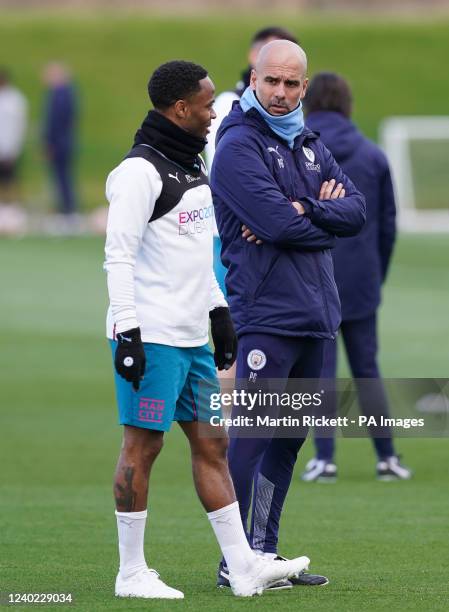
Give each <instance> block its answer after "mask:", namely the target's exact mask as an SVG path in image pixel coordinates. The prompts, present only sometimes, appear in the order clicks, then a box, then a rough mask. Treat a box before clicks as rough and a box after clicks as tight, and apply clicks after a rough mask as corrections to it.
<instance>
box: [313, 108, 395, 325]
mask: <svg viewBox="0 0 449 612" xmlns="http://www.w3.org/2000/svg"><path fill="white" fill-rule="evenodd" d="M307 125H308V127H309V128H311V129H312V130H317V131H318V132H319V133H320V138H321V140H322V141H323V142H324V144H325V145H326V147H327V148H328V149H329V150H330V151H331V152H332V154H333V156H334V157H335V159H336V160H337V162H338V164H339V165H340V167H341V169H342V170H343V172H344V173H345V174H346V175H347V176H349V178H350V179H351V180H352V181H353V182H354V184H355V185H356V187H357V189H359V190H360V191H361V192H362V193H363V195H364V196H365V198H366V224H365V226H364V228H363V229H362V231H361V232H360V234H358V235H357V236H355V237H354V238H345V239H344V240H338V242H337V245H336V247H335V249H334V250H333V251H332V255H333V258H334V268H335V280H336V282H337V287H338V292H339V294H340V300H341V309H342V318H343V320H348V321H350V320H355V319H362V318H364V317H367V316H369V315H371V314H373V313H374V312H375V310H376V308H377V307H378V306H379V303H380V299H381V296H380V288H381V284H382V282H383V280H384V279H385V276H386V274H387V270H388V264H389V262H390V257H391V254H392V251H393V245H394V240H395V236H396V220H395V219H396V207H395V202H394V194H393V187H392V184H391V177H390V170H389V167H388V162H387V159H386V157H385V155H384V154H383V153H382V151H381V150H380V149H379V147H377V146H376V145H375V144H374V143H372V142H371V141H370V140H368V139H367V138H365V137H364V136H363V135H362V134H361V133H360V132H359V131H358V130H357V128H356V127H355V125H354V124H353V123H352V122H351V121H350V120H349V119H346V117H344V116H343V115H341V114H340V113H334V112H321V111H320V112H315V113H311V114H310V115H309V117H308V118H307Z"/></svg>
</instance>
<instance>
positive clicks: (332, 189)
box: [318, 179, 346, 200]
mask: <svg viewBox="0 0 449 612" xmlns="http://www.w3.org/2000/svg"><path fill="white" fill-rule="evenodd" d="M345 195H346V192H345V190H344V188H343V183H338V184H337V185H336V184H335V179H331V180H330V181H324V183H323V184H322V185H321V189H320V195H319V198H318V199H319V200H336V199H337V198H344V197H345Z"/></svg>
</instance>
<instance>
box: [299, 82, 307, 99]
mask: <svg viewBox="0 0 449 612" xmlns="http://www.w3.org/2000/svg"><path fill="white" fill-rule="evenodd" d="M308 86H309V79H307V78H306V79H304V83H303V84H302V92H301V97H300V99H301V100H304V98H305V97H306V92H307V87H308Z"/></svg>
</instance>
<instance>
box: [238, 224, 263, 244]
mask: <svg viewBox="0 0 449 612" xmlns="http://www.w3.org/2000/svg"><path fill="white" fill-rule="evenodd" d="M242 238H244V239H245V240H246V241H247V242H254V241H255V242H256V244H262V240H260V238H258V237H257V236H255V235H254V234H253V233H252V231H251V230H250V229H249V227H246V225H242Z"/></svg>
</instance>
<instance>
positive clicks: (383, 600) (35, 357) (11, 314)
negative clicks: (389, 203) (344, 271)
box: [0, 236, 449, 612]
mask: <svg viewBox="0 0 449 612" xmlns="http://www.w3.org/2000/svg"><path fill="white" fill-rule="evenodd" d="M102 248H103V245H102V241H101V240H99V239H65V240H62V239H55V240H42V239H26V240H14V241H12V240H3V241H0V257H1V260H2V261H3V262H4V272H3V288H2V292H1V297H0V327H1V338H2V349H1V351H0V377H1V390H2V391H1V410H0V421H1V432H2V440H1V444H0V465H1V466H2V469H1V473H0V591H1V592H2V593H5V592H33V593H34V592H38V593H41V592H65V593H67V592H71V593H72V595H73V598H74V602H75V604H74V605H75V606H76V609H78V610H82V611H83V612H84V611H86V612H96V611H103V610H104V611H106V610H144V609H148V610H170V611H171V610H174V609H179V610H203V609H204V610H213V611H214V610H220V611H222V610H234V609H236V610H237V609H239V610H243V609H254V610H255V609H257V610H269V609H271V608H273V606H277V607H278V609H279V610H305V611H309V610H310V611H312V610H313V611H317V610H323V611H329V612H330V611H332V612H334V611H336V610H338V611H340V610H344V611H352V610H354V611H356V610H357V611H360V610H361V609H364V610H373V611H376V612H377V611H379V610H404V611H405V610H407V611H409V610H447V601H448V597H449V587H448V580H447V576H448V573H449V545H448V542H449V522H448V507H449V495H448V490H449V474H448V470H447V465H448V458H449V443H448V440H438V439H433V440H400V441H398V447H399V451H400V452H402V453H404V455H405V460H406V463H407V464H408V465H410V466H412V467H413V468H414V469H415V471H416V475H415V478H414V479H413V480H412V481H410V482H400V483H378V482H376V481H375V480H374V478H373V476H374V456H373V453H372V450H371V448H370V444H369V442H368V441H366V440H339V444H338V464H339V469H340V474H341V477H340V480H339V482H338V483H337V484H336V485H328V486H325V485H306V484H302V483H300V481H299V478H298V476H299V472H300V471H301V468H302V466H303V465H304V462H305V461H306V459H308V458H309V457H310V456H311V454H312V449H311V446H310V442H309V443H308V444H307V446H306V448H305V449H304V450H303V452H302V453H301V458H300V461H299V463H298V466H297V469H296V472H295V477H294V481H293V483H292V486H291V490H290V493H289V497H288V500H287V505H286V509H285V512H284V516H283V523H282V528H281V543H280V544H281V545H280V550H281V551H282V553H283V554H285V555H297V554H307V555H309V556H310V557H311V559H312V570H315V571H318V572H322V573H325V574H327V575H329V577H330V579H331V583H330V584H329V585H328V586H326V587H325V588H322V589H319V588H316V589H314V588H310V589H307V588H302V589H300V588H297V589H294V590H293V591H291V592H280V593H271V594H265V595H263V596H262V597H261V598H256V599H251V600H237V599H234V598H233V597H232V596H231V595H230V594H229V593H225V592H222V591H217V590H216V589H215V587H214V584H215V571H216V565H217V562H218V559H219V551H218V547H217V545H216V543H215V541H214V537H213V534H212V530H211V528H210V526H209V524H208V521H207V519H206V517H205V515H204V511H203V510H202V508H201V507H200V504H199V502H198V501H197V499H196V497H195V493H194V490H193V486H192V482H191V475H190V466H189V459H188V450H187V445H186V441H185V440H184V439H183V436H182V434H181V433H180V431H178V429H177V428H176V427H174V429H173V431H172V432H171V433H170V434H169V435H167V437H166V447H165V448H164V451H163V453H162V456H161V458H160V459H159V460H158V462H157V464H156V467H155V469H154V477H153V479H152V484H151V494H150V500H149V509H150V515H149V521H148V530H147V540H146V552H147V556H148V560H149V563H150V565H152V566H154V567H156V568H157V569H158V571H160V572H161V574H162V577H163V578H164V579H165V580H166V581H167V582H168V583H169V584H172V585H173V586H175V587H177V588H180V589H182V590H184V592H185V596H186V599H185V600H184V601H178V602H143V601H133V600H130V601H120V600H115V598H114V596H113V583H114V579H115V573H116V569H117V560H118V555H117V546H116V528H115V517H114V514H113V503H112V493H111V488H112V487H111V479H112V472H113V469H114V467H115V461H116V457H117V453H118V448H119V444H120V428H119V427H118V426H117V425H116V409H115V402H114V395H113V384H112V369H111V357H110V353H109V347H108V346H107V343H106V341H105V339H104V336H103V330H104V311H105V308H106V289H105V278H104V275H103V274H102V272H101V262H102ZM448 259H449V258H448V246H447V239H446V238H445V237H438V236H437V237H425V236H414V237H401V239H400V242H399V245H398V249H397V252H396V255H395V260H394V264H393V268H392V273H391V276H390V279H389V281H388V285H387V288H386V291H385V299H384V307H383V309H382V315H381V344H382V353H381V361H382V365H383V370H384V374H385V375H387V376H391V377H393V376H410V377H418V376H422V377H426V376H427V377H431V376H433V377H437V376H439V377H447V376H448V346H449V330H448V325H447V312H448V311H449V292H448V289H447V287H448V284H449V272H448V269H447V261H448ZM5 264H6V265H5ZM344 372H345V367H344V366H342V373H344ZM44 607H46V608H47V607H51V608H53V607H54V608H55V609H56V608H58V609H61V606H44ZM18 609H22V607H20V606H18ZM23 609H25V607H23ZM27 609H29V606H27Z"/></svg>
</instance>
